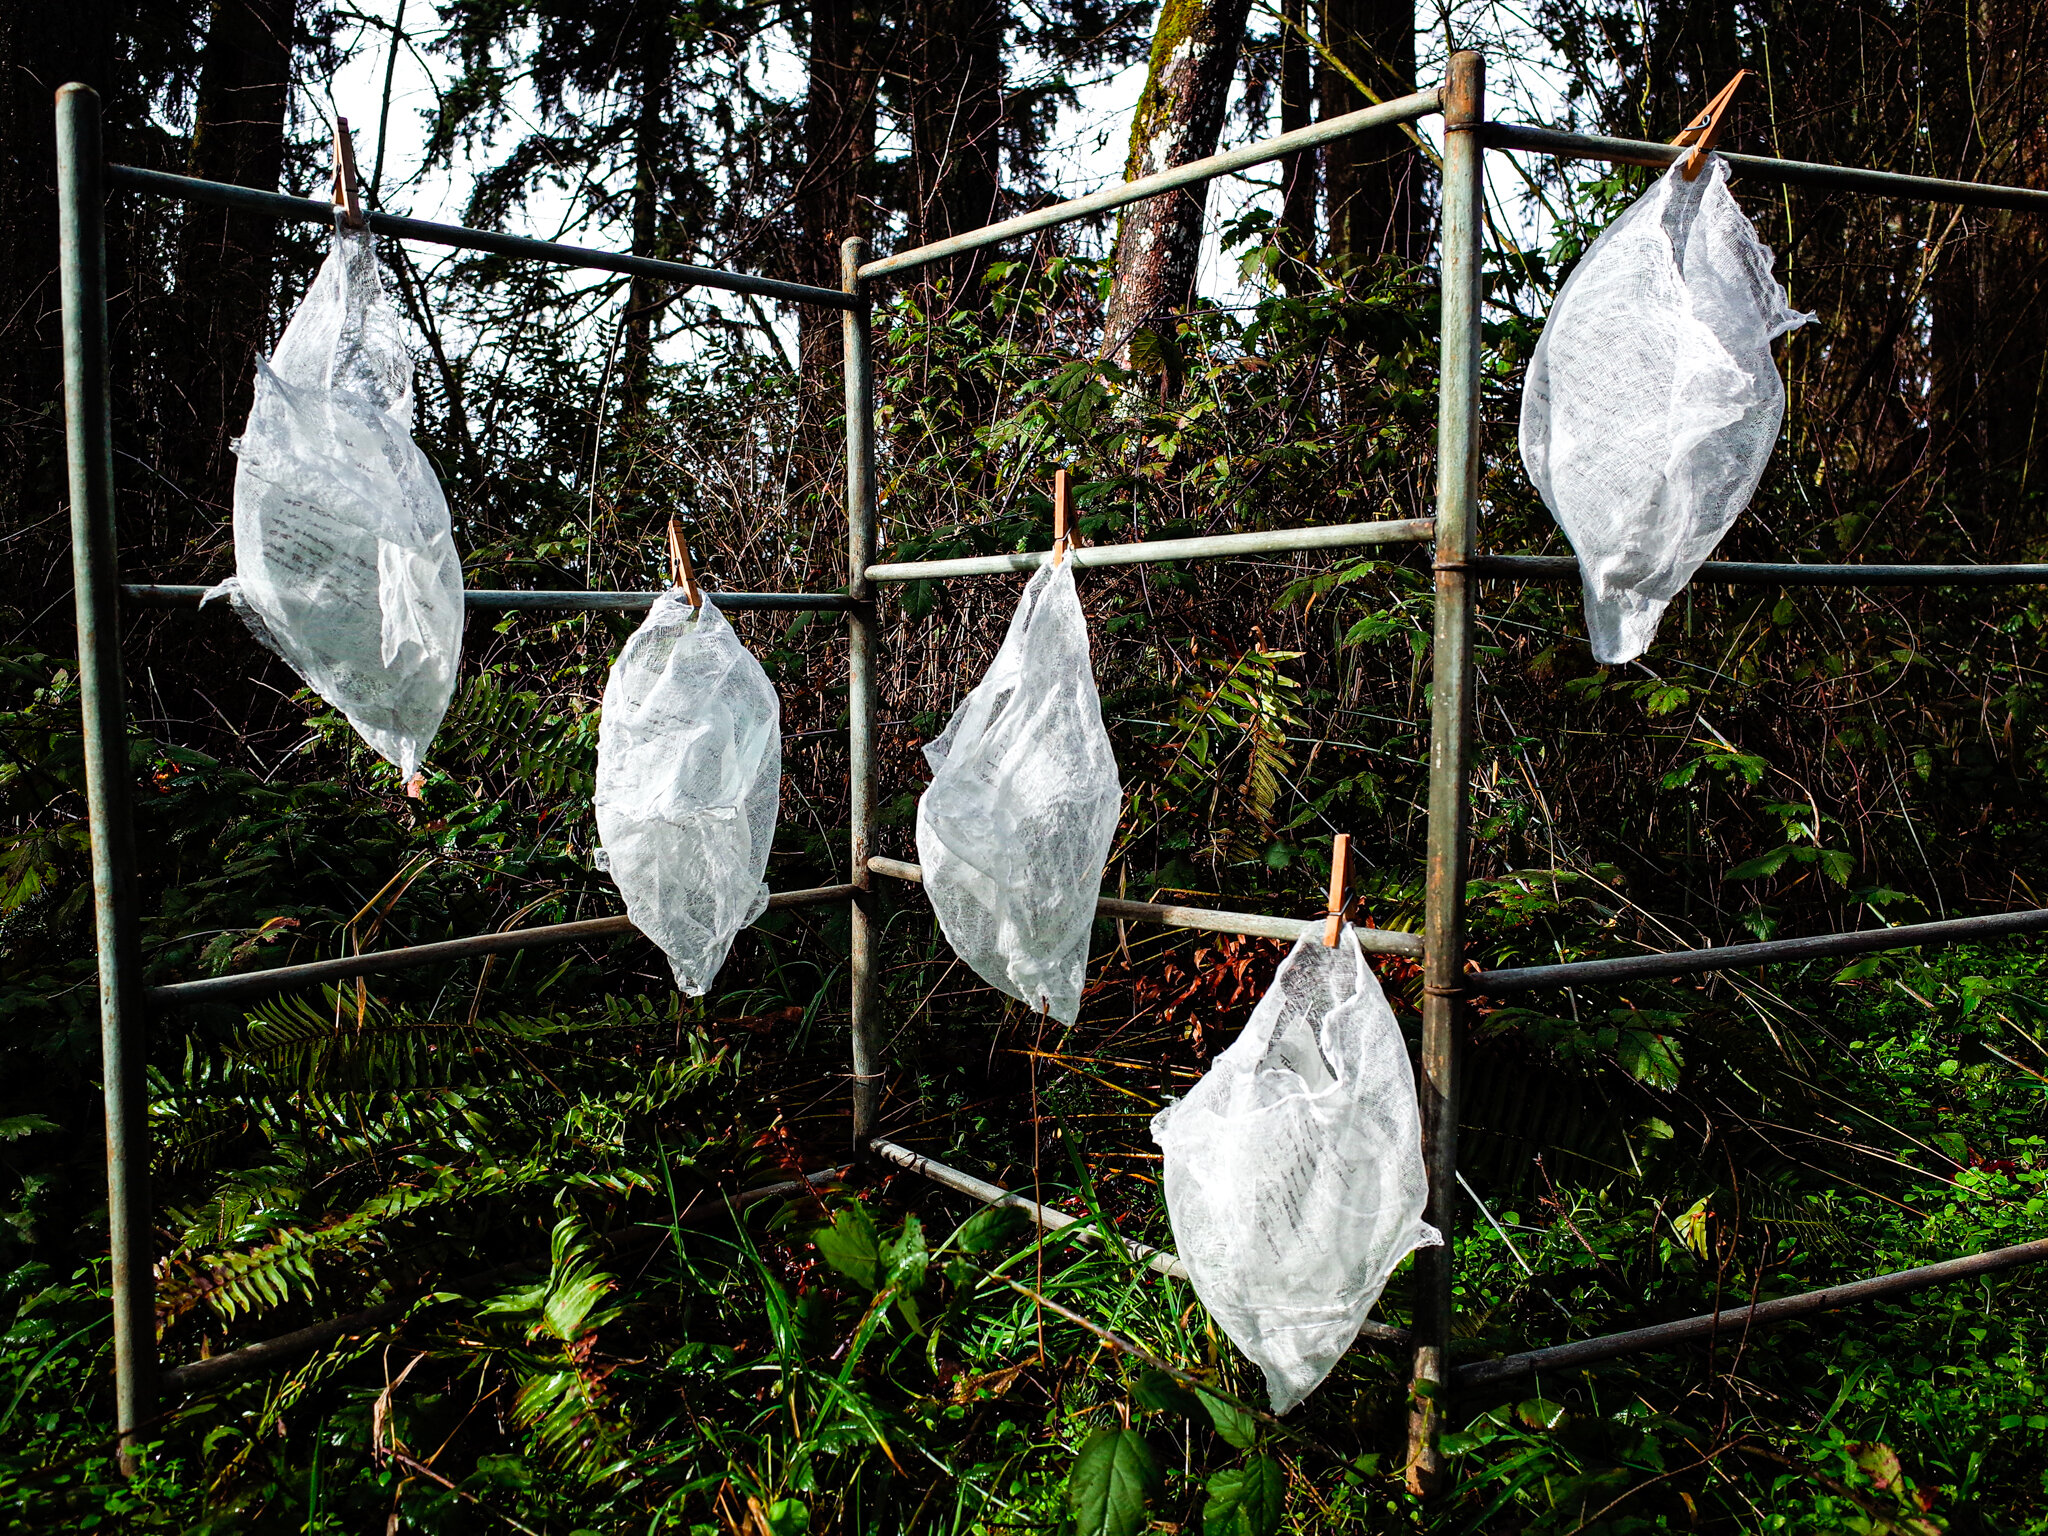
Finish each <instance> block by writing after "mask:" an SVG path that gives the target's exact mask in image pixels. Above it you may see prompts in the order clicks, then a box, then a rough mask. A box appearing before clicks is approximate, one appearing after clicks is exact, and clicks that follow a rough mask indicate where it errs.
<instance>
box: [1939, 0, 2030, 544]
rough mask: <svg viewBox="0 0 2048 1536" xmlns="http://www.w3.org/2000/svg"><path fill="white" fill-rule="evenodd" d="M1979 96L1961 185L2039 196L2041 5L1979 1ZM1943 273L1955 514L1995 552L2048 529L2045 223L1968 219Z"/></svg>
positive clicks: (1945, 445) (1947, 447)
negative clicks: (2031, 511) (2046, 525)
mask: <svg viewBox="0 0 2048 1536" xmlns="http://www.w3.org/2000/svg"><path fill="white" fill-rule="evenodd" d="M1974 22H1975V25H1974V28H1973V32H1974V37H1973V39H1972V41H1973V42H1974V43H1975V45H1976V51H1977V57H1978V58H1979V59H1980V60H1981V64H1980V66H1979V67H1978V69H1977V70H1976V72H1975V73H1976V78H1975V81H1974V83H1975V85H1976V88H1977V89H1976V94H1975V98H1974V99H1973V100H1965V101H1964V102H1962V103H1961V105H1962V106H1963V108H1964V111H1963V112H1962V113H1960V114H1958V116H1957V118H1956V120H1955V121H1954V123H1953V125H1952V127H1951V133H1952V135H1953V136H1954V139H1955V141H1956V142H1954V143H1953V145H1952V146H1951V153H1957V152H1960V153H1961V154H1962V155H1964V156H1967V157H1968V158H1967V159H1966V160H1965V162H1964V163H1963V164H1962V165H1961V166H1960V167H1959V168H1958V170H1957V171H1956V173H1955V174H1960V175H1964V176H1967V177H1969V178H1970V179H1972V180H1978V181H1992V182H2004V183H2015V184H2018V185H2022V186H2040V185H2042V184H2043V182H2044V179H2048V16H2044V15H2043V13H2042V11H2041V8H2040V6H2039V4H2038V0H1980V3H1979V4H1978V5H1977V6H1976V7H1975V16H1974ZM1945 245H1946V249H1945V251H1944V253H1943V257H1942V262H1941V269H1940V271H1939V273H1938V275H1937V276H1936V278H1935V280H1934V283H1933V289H1934V309H1933V327H1932V336H1931V338H1930V339H1931V342H1932V367H1931V370H1930V371H1931V387H1930V399H1929V419H1930V425H1931V432H1932V444H1931V446H1932V449H1933V452H1934V453H1935V454H1936V455H1937V456H1938V457H1939V459H1940V460H1941V462H1942V464H1943V468H1944V470H1945V472H1946V486H1945V490H1946V496H1945V498H1944V499H1945V500H1947V501H1948V502H1949V503H1950V504H1951V505H1957V506H1961V505H1967V506H1970V507H1971V508H1972V509H1973V510H1974V511H1975V513H1976V514H1977V515H1976V517H1975V519H1973V532H1974V534H1975V536H1976V538H1977V539H1978V541H1979V543H1980V547H1981V548H1984V549H1986V550H1989V549H1990V548H1992V547H1994V545H1995V546H1996V547H1997V548H1999V549H2001V550H2004V551H2006V552H2008V553H2016V552H2018V551H2019V550H2021V549H2023V548H2024V547H2025V545H2024V544H2022V543H2016V542H2015V541H2021V540H2025V539H2027V538H2028V536H2029V535H2038V534H2039V533H2040V532H2041V519H2040V518H2039V517H2033V516H2029V515H2028V508H2027V506H2026V505H2025V503H2024V502H2022V501H2021V498H2022V497H2026V498H2028V499H2029V500H2031V501H2032V502H2033V504H2035V505H2039V504H2040V503H2041V492H2042V489H2043V479H2044V477H2043V473H2042V471H2041V469H2040V467H2039V466H2040V463H2041V458H2042V452H2041V450H2042V447H2043V445H2044V444H2048V231H2044V230H2043V229H2042V227H2041V220H2040V218H2039V216H2038V215H2031V216H2030V215H2027V214H2012V213H1999V212H1988V211H1987V212H1982V213H1972V214H1969V215H1968V216H1967V219H1966V221H1965V222H1964V223H1962V224H1961V225H1959V227H1958V228H1957V229H1956V231H1955V233H1954V234H1953V235H1951V237H1950V238H1949V239H1948V240H1947V241H1946V242H1945Z"/></svg>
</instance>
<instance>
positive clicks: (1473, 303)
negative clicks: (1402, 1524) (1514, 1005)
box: [1408, 53, 1486, 1493]
mask: <svg viewBox="0 0 2048 1536" xmlns="http://www.w3.org/2000/svg"><path fill="white" fill-rule="evenodd" d="M1485 117H1486V62H1485V60H1484V59H1482V58H1481V57H1480V56H1479V55H1478V54H1476V53H1454V54H1452V55H1451V60H1450V73H1449V76H1448V78H1447V79H1446V81H1445V83H1444V129H1445V132H1444V180H1443V222H1442V229H1441V233H1440V236H1439V250H1440V255H1439V263H1440V272H1441V284H1442V290H1441V291H1442V296H1443V316H1442V325H1443V342H1442V353H1441V358H1440V363H1439V368H1438V386H1437V387H1438V396H1439V404H1438V407H1437V487H1436V642H1435V682H1434V686H1433V687H1432V689H1431V698H1430V705H1431V718H1430V742H1429V871H1428V891H1427V894H1426V895H1425V897H1424V921H1425V928H1424V934H1425V939H1424V942H1425V948H1424V950H1423V959H1422V983H1423V993H1422V1079H1421V1082H1420V1083H1419V1084H1418V1087H1419V1089H1420V1092H1421V1099H1422V1145H1423V1160H1424V1161H1425V1163H1426V1164H1427V1165H1428V1168H1429V1209H1428V1211H1427V1213H1426V1219H1427V1220H1428V1221H1429V1222H1430V1223H1432V1224H1433V1225H1434V1226H1435V1227H1436V1229H1437V1230H1438V1231H1440V1232H1441V1233H1443V1235H1444V1245H1443V1247H1441V1248H1425V1249H1423V1250H1422V1251H1421V1253H1419V1254H1418V1255H1417V1271H1416V1307H1415V1338H1416V1341H1417V1342H1416V1349H1415V1374H1414V1381H1413V1386H1414V1387H1415V1389H1416V1390H1415V1391H1414V1393H1413V1394H1412V1396H1411V1397H1410V1399H1409V1419H1408V1482H1409V1486H1410V1487H1412V1488H1414V1489H1415V1490H1416V1491H1417V1492H1418V1493H1429V1492H1433V1491H1435V1489H1436V1488H1437V1486H1438V1484H1439V1483H1440V1481H1441V1478H1442V1474H1443V1455H1442V1451H1441V1449H1440V1447H1439V1443H1438V1442H1439V1438H1440V1436H1441V1435H1442V1433H1443V1425H1444V1418H1445V1414H1446V1412H1447V1411H1448V1407H1449V1405H1448V1403H1447V1401H1446V1394H1447V1393H1448V1392H1449V1390H1450V1343H1451V1321H1452V1303H1451V1271H1452V1264H1453V1257H1454V1255H1453V1252H1452V1228H1451V1223H1452V1217H1453V1215H1454V1214H1455V1209H1456V1203H1457V1202H1456V1191H1457V1178H1458V1028H1459V1014H1460V1013H1461V1011H1462V1006H1463V996H1462V985H1463V980H1464V960H1465V933H1464V921H1465V910H1464V908H1465V820H1466V780H1467V770H1468V767H1469V759H1470V756H1471V730H1472V707H1471V697H1470V693H1471V682H1472V599H1473V591H1474V584H1473V581H1472V578H1471V575H1470V573H1469V572H1468V571H1467V570H1466V568H1465V565H1466V562H1467V560H1469V559H1470V557H1471V555H1472V550H1473V546H1474V543H1475V534H1476V529H1477V524H1478V502H1479V308H1480V303H1481V300H1482V298H1483V295H1482V293H1481V283H1482V275H1481V268H1480V259H1481V247H1480V229H1481V217H1482V213H1483V204H1482V197H1483V180H1482V177H1483V173H1484V167H1483V162H1482V155H1483V146H1482V145H1481V143H1480V139H1479V134H1478V133H1477V132H1476V131H1475V130H1476V129H1477V127H1478V125H1479V124H1480V123H1482V122H1483V121H1485Z"/></svg>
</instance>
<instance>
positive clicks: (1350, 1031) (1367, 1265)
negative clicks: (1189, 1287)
mask: <svg viewBox="0 0 2048 1536" xmlns="http://www.w3.org/2000/svg"><path fill="white" fill-rule="evenodd" d="M1152 1139H1153V1140H1154V1141H1156V1142H1158V1143H1159V1146H1160V1147H1161V1149H1162V1150H1163V1151H1164V1153H1165V1186H1166V1212H1167V1216H1168V1217H1169V1218H1170V1219H1171V1221H1172V1223H1173V1240H1174V1246H1175V1248H1176V1249H1177V1250H1178V1252H1179V1254H1180V1257H1181V1262H1183V1263H1184V1264H1186V1265H1187V1269H1188V1278H1189V1279H1190V1280H1192V1281H1193V1282H1194V1287H1195V1294H1196V1295H1197V1296H1199V1297H1201V1299H1202V1305H1203V1306H1205V1307H1207V1308H1208V1309H1209V1315H1210V1316H1211V1317H1213V1318H1215V1319H1216V1322H1217V1325H1218V1326H1219V1327H1221V1328H1222V1329H1223V1331H1224V1332H1225V1333H1226V1334H1228V1335H1229V1336H1230V1340H1231V1342H1232V1343H1234V1344H1235V1345H1237V1347H1238V1348H1239V1349H1241V1350H1243V1351H1244V1353H1245V1355H1246V1356H1247V1357H1248V1358H1250V1359H1251V1360H1253V1361H1255V1362H1256V1363H1257V1364H1258V1366H1259V1367H1260V1369H1262V1370H1263V1371H1264V1372H1265V1373H1266V1391H1267V1392H1268V1394H1269V1395H1270V1396H1271V1397H1272V1400H1273V1411H1274V1412H1275V1413H1285V1412H1287V1411H1288V1410H1289V1409H1290V1408H1292V1407H1294V1406H1295V1405H1296V1404H1297V1403H1299V1402H1301V1401H1302V1399H1303V1398H1305V1397H1307V1396H1308V1395H1309V1393H1311V1392H1313V1391H1314V1390H1315V1389H1316V1388H1317V1386H1319V1385H1320V1384H1321V1383H1322V1380H1323V1378H1324V1377H1325V1376H1327V1375H1328V1374H1329V1373H1330V1367H1331V1366H1333V1365H1335V1364H1336V1363H1337V1360H1338V1358H1339V1357H1340V1356H1341V1355H1343V1353H1344V1352H1345V1350H1347V1349H1348V1348H1350V1346H1351V1341H1352V1340H1353V1339H1355V1338H1356V1337H1357V1336H1358V1329H1359V1325H1360V1324H1362V1323H1363V1322H1364V1321H1365V1315H1366V1313H1367V1312H1369V1311H1370V1310H1371V1309H1372V1305H1373V1303H1374V1302H1376V1301H1378V1300H1379V1296H1380V1292H1381V1290H1383V1289H1384V1288H1385V1286H1386V1283H1387V1277H1388V1276H1389V1275H1391V1274H1392V1273H1393V1272H1394V1266H1395V1265H1396V1264H1398V1263H1400V1261H1401V1260H1402V1259H1403V1258H1405V1257H1406V1256H1407V1255H1408V1254H1409V1253H1410V1252H1411V1251H1413V1250H1414V1249H1417V1248H1426V1247H1430V1246H1432V1245H1434V1244H1437V1243H1440V1242H1442V1241H1443V1239H1442V1238H1441V1237H1440V1236H1439V1235H1438V1234H1437V1232H1436V1230H1435V1229H1434V1228H1433V1227H1430V1226H1428V1225H1427V1224H1426V1223H1425V1222H1424V1221H1423V1220H1422V1208H1423V1204H1424V1201H1425V1199H1426V1198H1427V1196H1428V1192H1429V1186H1428V1179H1427V1176H1426V1175H1425V1173H1424V1170H1423V1165H1422V1120H1421V1116H1420V1114H1419V1113H1418V1111H1417V1109H1416V1103H1415V1078H1414V1073H1413V1069H1412V1068H1411V1067H1410V1065H1409V1061H1408V1050H1407V1047H1406V1046H1405V1045H1404V1044H1403V1043H1402V1040H1401V1032H1400V1030H1399V1029H1398V1028H1397V1027H1396V1026H1395V1023H1394V1015H1393V1011H1392V1010H1391V1009H1389V1008H1388V1007H1387V1000H1386V996H1385V994H1384V993H1382V992H1381V991H1380V984H1379V979H1378V978H1377V977H1376V976H1374V975H1373V973H1372V969H1371V967H1370V966H1368V965H1367V964H1366V963H1365V952H1364V951H1363V950H1361V949H1360V948H1359V946H1358V936H1357V934H1356V933H1355V932H1354V931H1353V930H1352V929H1351V928H1350V927H1349V926H1348V925H1347V926H1346V927H1345V928H1344V930H1343V933H1342V934H1341V935H1340V936H1339V938H1338V941H1337V945H1336V947H1335V948H1333V949H1332V948H1325V947H1324V945H1323V941H1322V933H1321V931H1320V930H1317V931H1315V932H1312V933H1309V934H1307V935H1305V936H1304V937H1303V938H1301V939H1300V940H1299V941H1297V942H1296V944H1295V946H1294V950H1293V952H1292V953H1291V954H1289V955H1288V957H1287V958H1286V959H1285V960H1283V961H1281V962H1280V970H1279V974H1277V975H1276V976H1275V977H1274V978H1273V985H1272V987H1271V988H1270V989H1269V990H1268V991H1267V993H1266V995H1265V996H1264V997H1263V998H1261V999H1260V1000H1259V1006H1258V1007H1257V1009H1255V1010H1254V1011H1253V1013H1252V1017H1251V1022H1250V1023H1249V1024H1247V1025H1246V1026H1245V1030H1244V1033H1243V1034H1242V1035H1240V1036H1238V1038H1237V1040H1236V1041H1235V1042H1234V1043H1233V1044H1232V1045H1231V1047H1230V1049H1228V1050H1227V1051H1225V1052H1223V1054H1222V1055H1220V1056H1218V1057H1217V1058H1216V1060H1215V1061H1214V1062H1213V1063H1212V1064H1211V1065H1210V1068H1209V1070H1208V1071H1207V1072H1206V1073H1205V1074H1203V1076H1202V1080H1201V1081H1200V1082H1198V1083H1196V1084H1195V1086H1194V1088H1193V1089H1191V1090H1190V1091H1189V1093H1188V1096H1187V1097H1186V1098H1184V1099H1181V1100H1179V1101H1177V1102H1175V1103H1172V1104H1169V1105H1167V1106H1166V1108H1164V1109H1162V1110H1161V1111H1160V1112H1159V1113H1158V1114H1157V1115H1155V1116H1154V1117H1153V1119H1152Z"/></svg>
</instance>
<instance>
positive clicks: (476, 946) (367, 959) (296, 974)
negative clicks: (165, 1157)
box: [148, 885, 858, 1008]
mask: <svg viewBox="0 0 2048 1536" xmlns="http://www.w3.org/2000/svg"><path fill="white" fill-rule="evenodd" d="M857 889H858V887H856V886H852V885H819V886H813V887H811V888H810V889H808V890H801V891H776V892H774V893H773V894H771V895H770V896H769V898H768V910H769V911H770V912H778V911H781V910H783V909H784V908H787V907H820V906H825V905H828V904H829V903H831V902H835V901H849V900H851V899H852V898H853V896H854V893H855V892H856V890H857ZM639 931H640V930H639V929H638V928H635V927H634V926H633V920H632V919H631V918H629V917H624V916H620V917H593V918H586V919H585V920H583V921H582V922H576V923H545V924H543V925H541V926H540V927H538V928H510V929H507V930H506V931H505V932H503V933H476V934H471V935H470V936H469V937H467V938H461V939H443V940H439V941H437V942H435V943H432V944H407V945H405V946H403V947H402V948H399V949H380V950H376V951H373V952H372V953H370V954H367V955H342V956H339V957H337V958H335V959H333V960H308V961H307V962H306V963H305V964H303V965H280V966H275V967H273V968H271V969H270V970H267V971H242V972H239V973H238V974H236V975H233V976H208V977H204V978H202V979H201V980H199V981H175V982H172V983H170V984H169V985H168V986H162V987H151V988H150V989H149V994H148V995H149V1000H150V1001H151V1002H152V1003H155V1004H156V1005H158V1006H159V1007H163V1008H181V1007H189V1006H190V1005H192V1004H194V1003H229V1002H240V1001H243V1000H244V999H247V998H251V997H269V996H271V995H273V994H274V993H278V992H287V991H290V990H291V989H292V988H294V987H310V986H317V985H319V984H320V983H321V982H326V981H347V980H348V979H349V978H350V977H353V976H382V975H385V974H386V973H388V972H391V971H405V970H411V969H412V968H413V967H415V966H420V965H443V964H446V963H447V962H449V961H451V960H473V959H475V958H477V957H478V956H479V955H500V954H504V953H506V952H507V951H510V950H517V949H540V948H543V947H545V946H547V945H550V944H575V943H579V942H581V941H583V940H586V939H611V938H617V937H618V936H619V935H621V934H626V933H638V932H639Z"/></svg>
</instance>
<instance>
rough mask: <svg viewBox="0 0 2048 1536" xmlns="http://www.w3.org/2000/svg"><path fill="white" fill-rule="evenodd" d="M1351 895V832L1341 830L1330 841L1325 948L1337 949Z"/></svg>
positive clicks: (1324, 935) (1324, 927) (1324, 925)
mask: <svg viewBox="0 0 2048 1536" xmlns="http://www.w3.org/2000/svg"><path fill="white" fill-rule="evenodd" d="M1350 896H1351V834H1350V833H1349V832H1339V833H1338V834H1337V836H1336V838H1335V839H1334V840H1333V841H1332V842H1331V843H1330V915H1329V919H1328V920H1327V921H1326V922H1325V923H1324V924H1323V948H1325V949H1335V948H1336V947H1337V938H1338V936H1339V935H1340V934H1342V933H1343V931H1344V909H1345V908H1346V907H1347V906H1348V905H1350Z"/></svg>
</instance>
